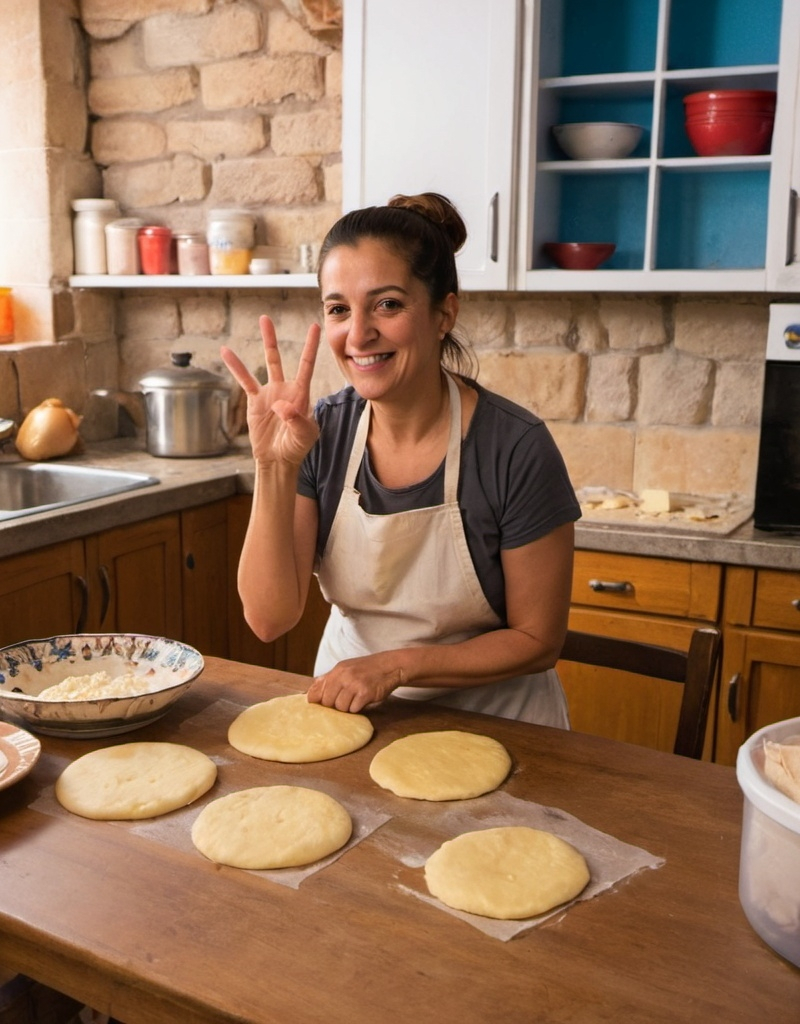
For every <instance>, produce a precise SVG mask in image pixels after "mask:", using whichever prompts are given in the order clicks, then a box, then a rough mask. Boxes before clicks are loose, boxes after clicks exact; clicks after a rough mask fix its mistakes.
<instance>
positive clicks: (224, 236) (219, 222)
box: [208, 209, 256, 274]
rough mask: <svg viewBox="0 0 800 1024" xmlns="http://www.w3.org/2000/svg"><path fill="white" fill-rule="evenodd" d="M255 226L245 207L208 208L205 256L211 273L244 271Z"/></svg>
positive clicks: (251, 252)
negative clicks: (209, 209)
mask: <svg viewBox="0 0 800 1024" xmlns="http://www.w3.org/2000/svg"><path fill="white" fill-rule="evenodd" d="M255 234H256V226H255V220H254V218H253V216H252V214H250V213H247V211H246V210H225V209H222V210H211V212H210V214H209V219H208V258H209V264H210V267H211V273H212V274H246V273H247V272H248V270H249V267H250V258H251V256H252V254H253V247H254V245H255Z"/></svg>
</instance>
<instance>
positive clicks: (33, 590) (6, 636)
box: [0, 540, 87, 645]
mask: <svg viewBox="0 0 800 1024" xmlns="http://www.w3.org/2000/svg"><path fill="white" fill-rule="evenodd" d="M0 598H2V607H3V612H2V615H0V645H5V644H16V643H20V642H22V641H24V640H34V639H38V638H40V637H48V636H58V635H59V634H68V633H74V632H76V631H80V630H81V629H83V628H84V625H85V619H86V613H87V587H86V574H85V567H84V557H83V541H80V540H73V541H65V542H64V543H62V544H54V545H52V546H50V547H46V548H40V549H39V550H38V551H30V552H27V553H26V554H22V555H15V556H13V557H11V558H4V559H3V561H2V571H0Z"/></svg>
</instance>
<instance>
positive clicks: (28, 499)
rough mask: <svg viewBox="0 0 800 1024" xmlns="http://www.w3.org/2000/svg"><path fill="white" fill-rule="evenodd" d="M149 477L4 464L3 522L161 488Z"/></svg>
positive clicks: (0, 479) (0, 486)
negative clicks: (96, 500) (137, 489)
mask: <svg viewBox="0 0 800 1024" xmlns="http://www.w3.org/2000/svg"><path fill="white" fill-rule="evenodd" d="M157 483H158V479H157V478H156V477H154V476H147V475H146V474H145V473H126V472H124V471H122V470H116V469H98V468H96V467H93V466H74V465H58V464H51V463H43V462H10V463H0V521H1V520H4V519H14V518H16V517H18V516H25V515H31V514H32V513H34V512H49V511H51V510H52V509H57V508H64V507H65V506H67V505H77V504H79V503H80V502H83V501H94V500H95V499H96V498H106V497H108V496H109V495H111V494H121V493H122V492H124V491H131V490H135V489H136V488H138V487H148V486H149V485H150V484H157Z"/></svg>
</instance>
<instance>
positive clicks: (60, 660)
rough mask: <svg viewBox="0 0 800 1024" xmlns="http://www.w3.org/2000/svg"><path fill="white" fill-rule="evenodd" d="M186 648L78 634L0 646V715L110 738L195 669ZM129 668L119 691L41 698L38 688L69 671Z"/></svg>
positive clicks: (199, 664) (148, 715)
mask: <svg viewBox="0 0 800 1024" xmlns="http://www.w3.org/2000/svg"><path fill="white" fill-rule="evenodd" d="M203 667H204V662H203V658H202V655H201V654H200V653H199V651H196V650H195V649H194V648H193V647H189V646H188V645H187V644H184V643H180V642H179V641H177V640H167V639H166V638H165V637H157V636H147V635H145V634H141V633H113V634H112V633H81V634H76V635H72V636H53V637H49V638H48V639H46V640H29V641H27V642H26V643H22V644H14V645H13V646H11V647H2V648H0V715H2V717H3V718H7V719H9V720H17V721H18V722H20V723H21V724H22V725H23V726H24V727H25V728H28V729H30V730H31V731H33V732H38V733H43V734H44V735H46V736H65V737H68V736H74V737H85V736H114V735H116V734H117V733H122V732H130V731H131V730H133V729H139V728H141V726H143V725H147V724H148V723H149V722H153V721H155V720H156V719H157V718H160V717H161V716H162V715H164V714H165V713H166V712H167V710H168V709H169V707H170V705H172V704H174V702H175V701H176V700H178V699H179V698H180V697H182V696H183V695H184V694H185V693H186V691H187V690H188V689H189V687H190V685H191V683H192V680H193V679H196V678H197V676H199V675H200V673H201V672H202V671H203ZM96 672H107V673H108V675H109V676H110V677H111V678H112V679H114V678H116V677H117V676H121V675H128V674H132V675H134V676H137V677H139V676H140V677H141V679H142V688H141V692H140V693H137V694H136V695H135V696H127V697H100V698H94V699H86V700H47V699H40V698H39V694H40V693H41V692H42V690H45V689H46V688H47V687H49V686H55V685H56V684H57V683H60V682H62V681H63V680H64V679H67V678H68V677H70V676H89V675H93V674H94V673H96Z"/></svg>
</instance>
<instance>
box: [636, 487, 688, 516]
mask: <svg viewBox="0 0 800 1024" xmlns="http://www.w3.org/2000/svg"><path fill="white" fill-rule="evenodd" d="M639 497H640V499H641V500H640V502H639V511H641V512H654V513H655V512H675V511H676V510H677V509H679V508H680V505H679V504H678V503H677V502H676V500H675V499H674V498H673V496H672V495H671V494H670V492H669V491H665V490H662V489H661V488H657V487H654V488H649V489H648V488H645V490H643V491H642V492H641V494H640V495H639Z"/></svg>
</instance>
